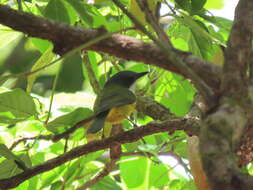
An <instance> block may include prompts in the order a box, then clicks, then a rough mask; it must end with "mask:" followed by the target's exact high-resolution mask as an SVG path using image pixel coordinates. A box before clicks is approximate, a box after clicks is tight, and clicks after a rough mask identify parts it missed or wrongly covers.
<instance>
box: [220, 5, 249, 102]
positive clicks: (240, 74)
mask: <svg viewBox="0 0 253 190" xmlns="http://www.w3.org/2000/svg"><path fill="white" fill-rule="evenodd" d="M252 10H253V1H247V0H240V1H239V3H238V5H237V7H236V11H235V19H234V24H233V27H232V30H231V33H230V37H229V41H228V46H227V48H226V51H225V64H224V77H223V81H222V91H223V93H224V95H226V96H227V97H229V98H235V99H238V100H240V99H241V98H242V97H246V96H247V95H248V79H247V78H248V77H247V69H248V66H249V62H250V58H251V49H252V36H253V27H252V26H253V20H252V18H253V11H252Z"/></svg>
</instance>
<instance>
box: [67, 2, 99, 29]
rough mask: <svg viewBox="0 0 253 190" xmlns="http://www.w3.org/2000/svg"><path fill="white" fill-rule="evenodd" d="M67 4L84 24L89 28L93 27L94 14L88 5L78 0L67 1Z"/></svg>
mask: <svg viewBox="0 0 253 190" xmlns="http://www.w3.org/2000/svg"><path fill="white" fill-rule="evenodd" d="M67 2H68V3H69V4H70V5H71V6H72V7H73V8H74V9H75V10H76V12H77V13H78V14H79V16H80V17H81V19H82V20H83V21H84V22H85V23H86V24H88V25H89V26H92V25H93V16H94V14H93V13H92V8H91V6H90V5H88V4H86V3H85V2H83V1H80V0H67Z"/></svg>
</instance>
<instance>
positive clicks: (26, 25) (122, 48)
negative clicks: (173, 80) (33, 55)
mask: <svg viewBox="0 0 253 190" xmlns="http://www.w3.org/2000/svg"><path fill="white" fill-rule="evenodd" d="M0 23H1V24H3V25H6V26H9V27H11V28H13V29H14V30H17V31H20V32H23V33H25V34H27V35H29V36H31V37H37V38H41V39H45V40H49V41H51V42H52V43H53V44H54V52H55V53H58V54H60V55H63V54H65V53H66V52H68V51H70V50H72V49H74V48H76V47H79V46H80V45H82V44H84V43H85V42H87V41H89V40H91V39H94V38H96V37H98V36H100V35H101V34H103V33H104V29H87V28H86V29H84V28H77V27H71V26H69V25H67V24H65V23H59V22H55V21H52V20H48V19H45V18H42V17H38V16H34V15H32V14H29V13H25V12H20V11H16V10H13V9H11V8H9V7H8V6H5V5H0ZM66 36H67V37H66ZM63 39H64V40H63ZM87 50H94V51H100V52H104V53H108V54H110V55H112V56H116V57H119V58H123V59H127V60H134V61H140V62H144V63H146V64H150V65H154V66H158V67H161V68H164V69H166V70H169V71H172V72H175V73H178V74H181V75H183V76H184V77H186V78H190V76H188V74H187V73H186V71H184V70H182V69H178V68H177V67H176V66H175V65H174V64H173V63H172V60H169V59H168V57H167V55H166V54H164V53H163V52H162V51H161V50H160V48H159V47H157V46H156V45H154V44H153V43H144V42H143V41H141V40H137V39H135V38H133V37H130V36H125V35H121V34H114V35H112V36H111V37H110V38H108V39H106V40H103V41H100V42H99V43H97V44H95V45H92V46H91V47H89V48H87ZM175 53H176V55H177V56H179V57H181V58H182V59H183V61H184V63H185V64H186V65H187V66H188V67H189V68H191V69H192V70H193V71H194V72H196V73H197V74H198V75H199V76H200V77H201V78H202V79H203V80H204V81H205V82H206V83H207V85H209V86H210V87H212V88H213V90H214V91H215V92H216V93H218V91H219V90H218V89H219V84H220V78H221V68H220V67H219V66H216V65H214V64H211V63H209V62H207V61H204V60H202V59H199V58H197V57H194V56H191V55H190V54H189V53H186V52H183V51H179V50H175Z"/></svg>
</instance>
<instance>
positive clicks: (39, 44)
mask: <svg viewBox="0 0 253 190" xmlns="http://www.w3.org/2000/svg"><path fill="white" fill-rule="evenodd" d="M30 39H31V41H32V43H33V45H35V46H36V48H37V49H38V50H39V51H40V52H41V53H42V54H43V53H45V51H46V50H47V49H48V48H49V47H50V46H53V44H52V42H49V41H47V40H43V39H39V38H31V37H30Z"/></svg>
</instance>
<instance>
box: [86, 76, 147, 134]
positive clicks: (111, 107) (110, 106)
mask: <svg viewBox="0 0 253 190" xmlns="http://www.w3.org/2000/svg"><path fill="white" fill-rule="evenodd" d="M147 73H148V72H141V73H136V72H133V71H121V72H118V73H117V74H115V75H114V76H112V77H111V78H110V79H108V81H107V82H106V83H105V85H104V88H103V89H102V91H101V93H100V95H99V96H98V97H97V98H96V101H95V104H94V112H95V118H94V120H93V121H92V123H91V124H90V126H89V128H88V130H87V134H94V133H97V132H99V131H100V130H101V129H102V128H103V127H104V125H105V122H108V123H110V124H118V123H121V122H122V121H123V120H124V119H126V118H127V117H128V116H129V115H130V114H131V113H132V112H133V111H134V108H135V102H136V97H135V95H134V93H133V92H132V91H130V90H129V88H130V87H131V86H132V85H133V84H134V82H135V81H136V80H137V79H139V78H140V77H142V76H144V75H146V74H147Z"/></svg>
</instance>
